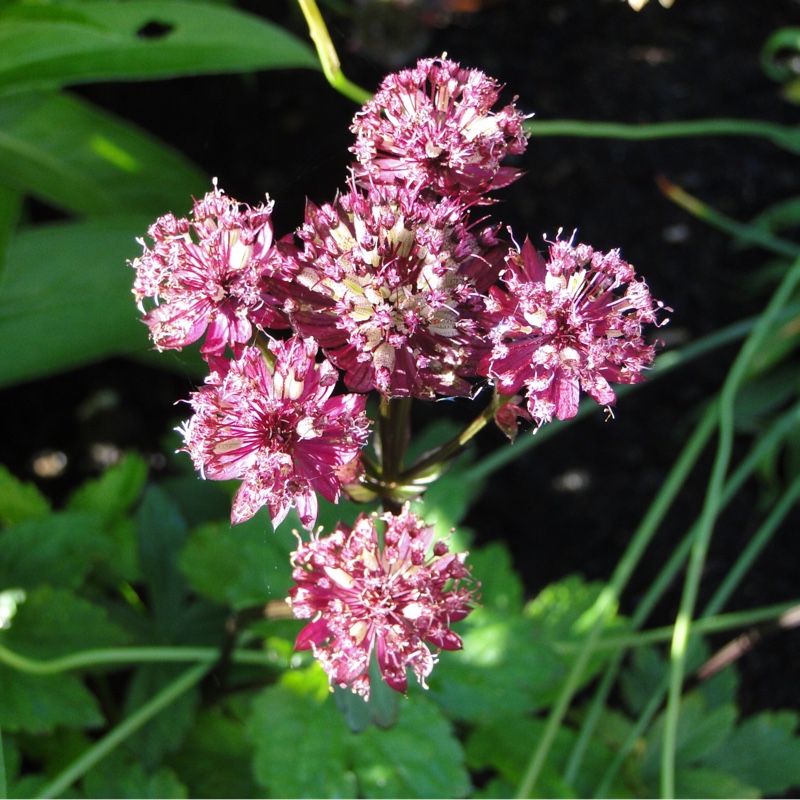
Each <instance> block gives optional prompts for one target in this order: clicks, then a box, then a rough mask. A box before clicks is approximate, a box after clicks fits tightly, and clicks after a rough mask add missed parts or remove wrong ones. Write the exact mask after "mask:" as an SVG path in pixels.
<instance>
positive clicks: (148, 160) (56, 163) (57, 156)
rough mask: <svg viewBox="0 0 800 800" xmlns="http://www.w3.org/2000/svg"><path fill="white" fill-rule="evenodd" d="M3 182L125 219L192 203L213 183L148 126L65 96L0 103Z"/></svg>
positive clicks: (70, 206) (79, 209)
mask: <svg viewBox="0 0 800 800" xmlns="http://www.w3.org/2000/svg"><path fill="white" fill-rule="evenodd" d="M0 175H2V182H3V185H5V186H8V187H10V188H11V189H14V190H16V191H18V192H21V193H23V194H32V195H34V196H36V197H37V198H39V199H40V200H43V201H44V202H46V203H49V204H51V205H53V206H56V207H58V208H61V209H63V210H65V211H71V212H73V213H76V214H90V215H95V216H102V217H108V216H114V215H116V216H119V215H121V214H147V215H150V216H152V217H154V218H155V217H156V216H158V215H160V214H163V213H165V212H166V211H170V210H173V209H174V210H175V211H176V212H179V211H182V210H183V209H184V208H188V207H189V205H190V203H191V198H192V196H201V195H202V193H203V192H205V191H208V190H209V189H210V188H211V182H210V180H209V179H208V178H206V177H205V176H204V175H203V174H202V173H201V172H200V171H199V170H197V169H196V168H195V167H194V166H192V165H191V164H190V163H189V162H188V161H187V160H186V159H185V158H183V156H181V155H179V154H178V153H177V152H175V151H173V150H171V149H169V148H168V147H167V146H166V145H164V144H161V143H160V142H158V141H157V140H155V139H154V138H153V137H151V136H149V135H148V134H146V133H145V132H144V131H142V130H140V129H138V128H136V127H134V126H133V125H131V124H129V123H127V122H124V121H122V120H121V119H118V118H117V117H114V116H113V115H112V114H110V113H108V112H106V111H102V110H100V109H98V108H94V107H93V106H92V105H91V104H89V103H87V102H86V101H84V100H81V99H79V98H77V97H71V96H69V95H66V94H35V95H18V96H13V97H7V98H5V99H4V100H3V102H2V104H0Z"/></svg>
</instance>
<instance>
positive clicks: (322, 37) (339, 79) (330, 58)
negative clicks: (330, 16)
mask: <svg viewBox="0 0 800 800" xmlns="http://www.w3.org/2000/svg"><path fill="white" fill-rule="evenodd" d="M297 3H298V5H299V6H300V10H301V11H302V12H303V16H304V17H305V18H306V23H307V24H308V32H309V34H310V36H311V40H312V41H313V42H314V46H315V47H316V48H317V55H318V56H319V62H320V64H321V66H322V72H323V73H324V75H325V78H326V79H327V81H328V83H329V84H330V85H331V86H332V87H333V88H334V89H336V91H337V92H339V93H341V94H343V95H344V96H345V97H347V98H349V99H350V100H353V101H354V102H356V103H358V104H359V105H361V104H363V103H366V102H367V100H369V99H370V98H371V97H372V94H371V93H370V92H368V91H367V90H366V89H362V88H361V87H360V86H357V85H356V84H355V83H352V82H351V81H349V80H348V79H347V78H346V77H345V76H344V73H343V72H342V65H341V63H340V62H339V56H338V55H337V53H336V48H335V47H334V46H333V42H332V41H331V36H330V34H329V33H328V28H327V26H326V25H325V21H324V20H323V19H322V14H320V12H319V8H318V7H317V2H316V0H297Z"/></svg>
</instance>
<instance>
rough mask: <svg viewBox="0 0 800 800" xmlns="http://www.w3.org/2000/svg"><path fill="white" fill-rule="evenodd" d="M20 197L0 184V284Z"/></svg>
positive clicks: (20, 203) (15, 224) (17, 216)
mask: <svg viewBox="0 0 800 800" xmlns="http://www.w3.org/2000/svg"><path fill="white" fill-rule="evenodd" d="M1 113H2V112H1V111H0V114H1ZM22 199H23V198H22V195H21V194H20V193H19V192H16V191H14V190H13V189H10V188H8V187H7V186H5V185H2V186H0V286H1V285H2V283H3V273H4V272H5V266H6V254H7V251H8V245H9V242H10V241H11V236H12V235H13V233H14V229H15V228H16V227H17V222H18V221H19V216H20V212H21V210H22Z"/></svg>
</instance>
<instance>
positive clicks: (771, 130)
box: [525, 119, 800, 152]
mask: <svg viewBox="0 0 800 800" xmlns="http://www.w3.org/2000/svg"><path fill="white" fill-rule="evenodd" d="M525 128H526V130H528V131H529V132H530V134H531V136H579V137H581V138H586V139H628V140H634V141H638V140H650V139H667V138H670V139H671V138H676V137H687V136H759V137H764V138H766V139H769V140H770V141H772V142H774V143H775V144H776V145H778V146H779V147H784V148H786V149H787V150H791V151H793V152H797V150H798V139H800V132H798V128H797V127H793V126H788V125H777V124H775V123H772V122H764V121H762V120H749V119H698V120H688V121H683V122H656V123H651V124H643V125H630V124H626V123H622V122H586V121H584V120H572V119H558V120H530V121H529V122H526V123H525Z"/></svg>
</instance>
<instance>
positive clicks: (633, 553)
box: [517, 406, 716, 797]
mask: <svg viewBox="0 0 800 800" xmlns="http://www.w3.org/2000/svg"><path fill="white" fill-rule="evenodd" d="M715 422H716V406H712V407H711V408H709V409H708V410H707V411H706V413H705V414H704V415H703V418H702V419H701V421H700V422H699V424H698V425H697V427H696V429H695V431H694V433H693V434H692V436H691V438H690V439H689V441H688V442H687V444H686V445H685V447H684V449H683V451H682V452H681V454H680V456H679V457H678V459H677V461H676V462H675V464H674V465H673V466H672V469H671V470H670V473H669V475H668V476H667V479H666V481H665V482H664V484H663V485H662V487H661V489H660V490H659V493H658V495H657V496H656V498H655V499H654V500H653V503H652V504H651V506H650V509H649V510H648V512H647V514H646V515H645V517H644V519H643V520H642V522H641V524H640V525H639V528H638V529H637V531H636V533H635V534H634V536H633V539H632V540H631V542H630V544H629V545H628V547H627V549H626V550H625V553H624V554H623V556H622V558H621V559H620V561H619V563H618V564H617V568H616V569H615V571H614V574H613V575H612V577H611V580H610V581H609V583H608V584H607V585H606V587H605V589H604V590H603V591H602V592H601V594H600V596H599V597H598V599H597V601H596V602H595V604H594V606H593V608H592V616H593V617H594V623H593V625H592V628H591V630H590V631H589V635H588V636H587V638H586V641H585V642H584V647H583V649H582V651H581V652H580V653H579V654H578V657H577V658H576V659H575V661H574V662H573V665H572V669H571V670H570V673H569V675H568V676H567V679H566V681H565V684H564V687H563V688H562V690H561V693H560V695H559V697H558V698H557V700H556V703H555V705H554V706H553V709H552V710H551V712H550V715H549V716H548V719H547V724H546V725H545V730H544V733H543V735H542V737H541V739H540V740H539V743H538V745H537V747H536V749H535V750H534V752H533V755H532V756H531V760H530V762H529V764H528V767H527V769H526V770H525V774H524V776H523V779H522V781H521V783H520V786H519V790H518V793H517V797H530V796H531V794H532V792H533V790H534V788H535V786H536V781H537V780H538V778H539V774H540V772H541V770H542V768H543V767H544V763H545V760H546V758H547V755H548V753H549V751H550V748H551V746H552V744H553V742H554V740H555V737H556V734H557V733H558V729H559V727H560V726H561V724H562V722H563V720H564V717H565V715H566V713H567V710H568V708H569V705H570V703H571V702H572V698H573V697H574V696H575V693H576V692H577V690H578V688H579V687H580V682H581V679H582V677H583V673H584V670H585V668H586V665H587V664H588V661H589V658H590V657H591V654H592V652H593V650H594V646H595V644H596V643H597V641H598V640H599V638H600V633H601V631H602V629H603V626H604V625H605V623H606V621H607V619H608V617H609V616H610V614H611V612H612V611H613V610H614V608H615V607H616V605H617V603H618V600H619V597H620V595H621V594H622V590H623V589H624V587H625V585H626V584H627V582H628V580H629V578H630V575H631V573H632V572H633V569H634V568H635V566H636V565H637V564H638V562H639V560H640V559H641V557H642V555H643V553H644V551H645V549H646V548H647V545H648V544H649V543H650V540H651V539H652V537H653V536H654V534H655V532H656V530H657V528H658V526H659V525H660V523H661V520H662V519H663V518H664V515H665V514H666V513H667V511H668V510H669V508H670V506H671V505H672V502H673V501H674V499H675V497H676V495H677V493H678V491H679V490H680V488H681V487H682V486H683V484H684V483H685V481H686V479H687V478H688V476H689V473H690V472H691V470H692V468H693V467H694V465H695V463H696V462H697V459H698V458H699V457H700V454H701V453H702V451H703V449H704V448H705V445H706V443H707V442H708V439H709V438H710V436H711V433H712V431H713V429H714V424H715Z"/></svg>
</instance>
